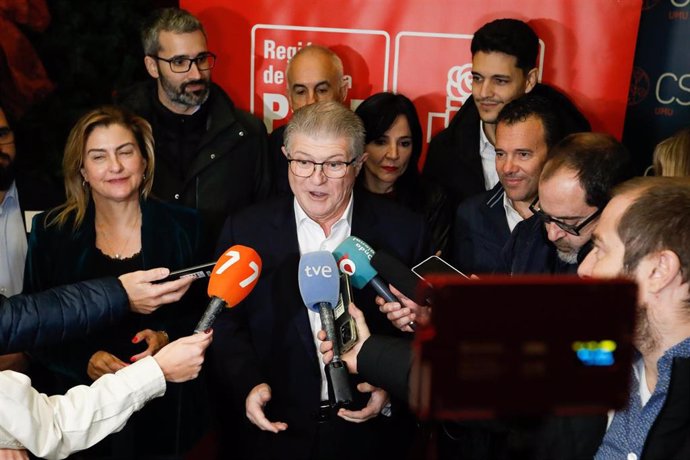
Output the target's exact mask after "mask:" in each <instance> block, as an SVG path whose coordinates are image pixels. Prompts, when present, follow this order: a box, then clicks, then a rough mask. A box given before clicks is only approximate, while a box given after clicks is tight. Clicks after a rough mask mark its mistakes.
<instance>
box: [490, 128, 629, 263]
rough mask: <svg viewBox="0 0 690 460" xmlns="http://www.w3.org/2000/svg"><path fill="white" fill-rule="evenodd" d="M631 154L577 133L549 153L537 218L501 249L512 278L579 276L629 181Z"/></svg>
mask: <svg viewBox="0 0 690 460" xmlns="http://www.w3.org/2000/svg"><path fill="white" fill-rule="evenodd" d="M630 166H631V165H630V155H629V153H628V151H627V150H626V148H625V147H624V146H623V145H622V144H621V143H620V142H618V141H617V140H616V139H614V138H613V137H612V136H610V135H608V134H603V133H576V134H571V135H570V136H567V137H566V138H564V139H563V140H562V141H561V142H559V143H558V144H556V146H555V147H554V148H553V149H552V151H551V156H550V158H549V160H548V161H547V162H546V164H545V165H544V169H543V170H542V172H541V175H540V177H539V195H538V197H537V198H535V200H534V201H533V202H532V204H531V205H530V210H531V211H532V213H533V216H532V217H530V218H529V219H527V220H525V221H523V222H520V223H519V224H518V225H517V226H516V227H515V230H514V231H513V233H512V235H511V238H510V240H509V241H508V243H507V244H506V246H505V247H504V250H503V254H502V256H503V264H504V267H502V271H506V272H509V273H511V274H525V273H553V274H556V273H561V274H575V273H576V272H577V266H578V262H579V261H581V260H582V259H583V258H584V257H585V256H586V255H587V253H588V252H589V247H590V239H591V235H592V231H593V230H594V229H595V227H596V223H597V220H598V217H599V215H600V214H601V211H602V210H603V209H604V207H605V206H606V203H608V201H609V197H610V193H611V189H612V188H613V187H614V186H615V185H617V184H619V183H620V182H622V181H624V180H625V179H627V178H629V176H630Z"/></svg>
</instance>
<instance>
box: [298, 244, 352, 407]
mask: <svg viewBox="0 0 690 460" xmlns="http://www.w3.org/2000/svg"><path fill="white" fill-rule="evenodd" d="M298 282H299V291H300V294H302V300H303V301H304V304H305V305H306V306H307V308H309V309H310V310H312V311H314V312H318V313H319V315H320V317H321V326H322V328H323V330H324V331H326V335H327V336H328V339H329V340H330V341H332V342H333V360H332V361H331V362H330V363H329V364H328V365H327V366H326V376H327V377H328V381H329V382H330V384H331V389H332V393H333V402H334V403H335V404H339V405H348V404H350V403H351V402H352V391H351V389H350V381H349V376H348V372H347V367H346V364H345V363H344V362H343V361H342V358H341V356H340V346H339V342H338V338H337V337H336V332H335V320H334V317H333V309H334V308H335V306H336V305H337V304H338V297H339V295H340V276H339V272H338V267H337V266H336V264H335V260H334V259H333V255H332V254H331V253H330V252H328V251H315V252H309V253H306V254H304V255H302V257H301V258H300V261H299V273H298Z"/></svg>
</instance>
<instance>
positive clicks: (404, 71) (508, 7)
mask: <svg viewBox="0 0 690 460" xmlns="http://www.w3.org/2000/svg"><path fill="white" fill-rule="evenodd" d="M180 4H181V5H180V6H181V7H182V8H185V9H187V10H189V11H190V12H191V13H193V14H194V15H196V16H197V17H199V18H200V19H201V21H202V22H203V24H204V26H205V28H206V32H207V35H208V41H209V50H211V51H213V52H214V53H216V54H217V55H218V61H217V64H216V68H214V70H213V79H214V81H216V82H217V83H218V84H220V85H221V86H222V87H223V88H224V89H225V90H226V91H227V92H228V94H229V95H230V96H231V97H232V99H233V100H234V101H235V103H236V104H237V105H238V106H239V107H242V108H244V109H246V110H249V111H251V112H252V113H254V114H255V115H256V116H257V117H259V118H260V119H262V120H263V121H264V123H265V124H266V126H267V128H268V130H269V131H271V130H272V129H274V128H276V127H277V126H280V125H281V124H284V123H285V122H286V121H287V119H288V118H289V109H288V102H287V98H286V96H285V87H286V86H285V85H286V82H285V67H286V64H287V61H288V59H290V57H291V56H292V55H294V53H295V52H296V51H297V50H298V49H299V48H301V47H302V46H305V45H307V44H309V43H314V44H319V45H325V46H328V47H329V48H331V49H333V50H334V51H335V52H336V53H337V54H338V55H339V56H340V57H341V58H342V60H343V63H344V67H345V74H346V75H347V78H348V82H349V86H350V88H349V92H348V101H347V104H349V106H350V107H351V108H355V107H356V106H357V104H359V103H360V102H361V101H362V100H364V99H366V97H367V96H369V95H370V94H373V93H376V92H379V91H394V92H399V93H403V94H405V95H406V96H408V97H409V98H410V99H412V100H413V101H414V103H415V105H416V107H417V110H418V112H419V116H420V120H421V121H422V127H423V128H424V131H425V137H426V139H427V141H428V140H429V139H430V138H431V136H432V135H433V134H435V133H436V132H438V131H439V130H440V129H442V128H443V127H444V126H446V125H447V123H448V121H449V120H450V118H452V116H453V114H454V113H455V112H456V111H457V110H458V109H459V108H460V106H461V105H462V103H463V102H464V101H465V99H466V98H467V97H468V96H469V95H470V94H471V54H470V41H471V39H472V34H473V32H474V31H475V30H476V29H478V28H479V27H481V25H483V24H484V23H486V22H489V21H491V20H493V19H496V18H502V17H513V18H517V19H522V20H524V21H526V22H527V23H529V24H530V26H532V28H533V29H534V30H535V31H536V33H537V35H539V38H540V54H539V68H540V72H539V76H540V81H542V82H544V83H548V84H550V85H552V86H555V87H557V88H559V89H560V90H562V91H564V92H565V93H567V94H568V95H569V96H570V98H571V99H572V100H573V101H574V102H575V104H576V105H577V106H578V107H579V108H580V110H581V111H582V112H583V113H584V114H585V115H586V116H587V118H588V119H589V120H590V122H591V123H592V127H593V129H594V130H595V131H604V132H608V133H611V134H613V135H615V136H616V137H617V138H619V139H620V137H621V134H622V131H623V122H624V117H625V110H626V104H627V99H628V88H629V84H630V75H631V71H632V63H633V56H634V52H635V42H636V38H637V31H638V26H639V20H640V13H641V10H642V0H617V1H615V2H614V1H602V0H578V1H573V0H552V1H544V0H519V1H518V0H465V1H462V2H460V1H456V0H435V1H429V0H358V1H354V0H351V1H348V2H342V1H335V0H291V1H290V2H284V1H281V2H279V1H275V0H251V1H238V0H181V2H180Z"/></svg>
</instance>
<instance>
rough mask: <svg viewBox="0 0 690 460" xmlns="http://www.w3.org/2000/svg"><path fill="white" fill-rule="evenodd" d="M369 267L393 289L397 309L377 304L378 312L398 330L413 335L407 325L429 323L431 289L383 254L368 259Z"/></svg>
mask: <svg viewBox="0 0 690 460" xmlns="http://www.w3.org/2000/svg"><path fill="white" fill-rule="evenodd" d="M371 265H372V266H373V267H374V268H375V269H376V270H378V272H379V273H380V274H381V275H382V276H383V277H384V278H385V279H387V280H388V281H390V283H391V284H392V285H393V287H394V288H393V293H394V294H395V295H396V296H397V297H398V298H399V299H400V307H399V308H392V307H391V306H390V305H388V304H383V303H379V310H381V311H382V312H383V313H385V314H386V317H387V318H388V319H389V320H390V321H391V322H392V323H393V324H394V325H395V326H396V327H397V328H399V329H401V330H403V331H408V332H412V331H413V330H414V329H413V328H411V327H409V326H410V323H413V324H417V325H421V326H426V325H428V324H429V323H430V322H431V304H432V299H431V296H430V295H429V294H430V288H431V285H430V284H429V283H428V282H427V281H426V280H424V278H421V277H420V276H418V275H416V274H415V272H413V271H412V270H410V269H409V268H408V267H407V266H406V265H405V264H403V263H402V262H400V261H399V260H398V259H397V258H395V257H393V256H392V255H390V254H388V253H387V252H385V251H378V252H376V254H374V256H373V257H372V258H371Z"/></svg>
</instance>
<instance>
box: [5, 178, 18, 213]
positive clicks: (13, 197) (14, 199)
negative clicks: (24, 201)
mask: <svg viewBox="0 0 690 460" xmlns="http://www.w3.org/2000/svg"><path fill="white" fill-rule="evenodd" d="M10 203H13V204H18V203H19V198H18V192H17V181H12V185H10V188H9V189H7V192H5V198H4V199H3V200H2V202H1V203H0V207H4V206H5V205H9V204H10Z"/></svg>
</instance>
